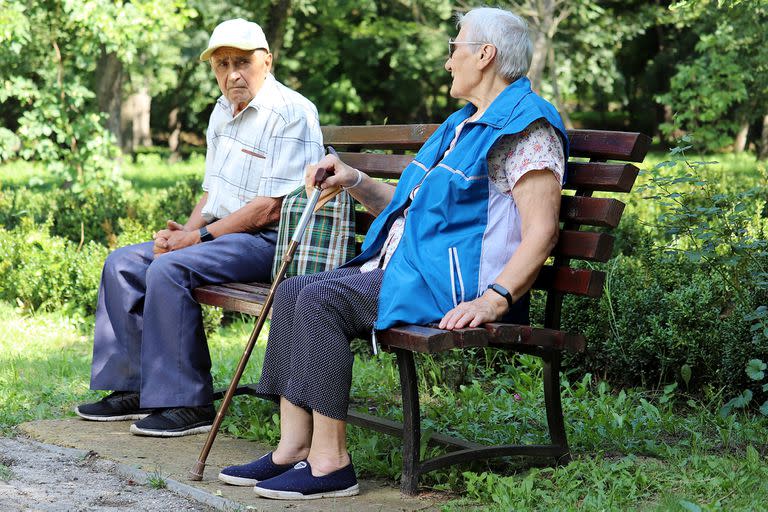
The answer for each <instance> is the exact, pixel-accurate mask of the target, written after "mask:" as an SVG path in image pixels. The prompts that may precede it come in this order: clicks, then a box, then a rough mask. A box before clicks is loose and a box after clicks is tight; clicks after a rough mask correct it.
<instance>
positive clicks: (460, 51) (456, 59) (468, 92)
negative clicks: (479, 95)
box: [445, 27, 482, 99]
mask: <svg viewBox="0 0 768 512" xmlns="http://www.w3.org/2000/svg"><path fill="white" fill-rule="evenodd" d="M452 46H453V48H452V50H453V54H452V55H450V56H449V57H448V60H447V61H446V62H445V69H446V71H448V72H450V73H451V76H452V77H453V82H452V83H451V97H453V98H462V99H470V98H471V97H472V91H473V90H474V88H475V86H477V84H478V83H480V79H481V77H482V72H481V71H480V70H479V69H478V68H477V66H476V64H477V53H475V52H476V51H477V49H478V45H477V44H475V42H474V41H472V42H468V38H467V30H466V27H462V28H461V30H460V31H459V34H458V35H457V36H456V39H455V40H454V44H453V45H452Z"/></svg>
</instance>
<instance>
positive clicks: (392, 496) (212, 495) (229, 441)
mask: <svg viewBox="0 0 768 512" xmlns="http://www.w3.org/2000/svg"><path fill="white" fill-rule="evenodd" d="M130 424H131V422H127V421H114V422H94V421H84V420H81V419H79V418H70V419H60V420H40V421H32V422H28V423H23V424H21V425H19V426H18V431H19V433H21V434H22V435H25V436H27V437H29V438H31V439H34V440H36V441H39V442H41V443H46V444H49V445H55V446H61V447H66V448H74V449H77V450H83V451H85V452H92V453H95V454H98V456H99V457H102V458H105V459H108V460H111V461H114V462H116V463H118V464H120V465H121V466H123V467H125V468H127V469H128V474H127V475H126V476H128V477H130V476H131V473H130V472H131V471H136V472H138V473H139V474H141V473H145V474H150V475H158V474H159V475H160V476H162V477H163V478H164V479H165V480H166V481H168V482H169V483H170V484H171V485H169V488H172V489H173V490H174V491H176V492H178V493H181V494H185V495H187V496H188V497H189V498H191V499H197V500H198V501H201V502H204V503H206V504H208V505H211V506H214V507H216V508H219V509H224V510H227V509H229V510H231V509H235V510H237V509H241V510H259V511H265V512H268V511H277V510H291V511H296V512H302V511H319V510H334V511H340V512H345V511H350V512H351V511H361V512H369V511H370V512H381V511H390V510H391V511H401V512H411V511H436V510H439V508H440V503H441V502H442V500H441V499H439V496H435V495H434V494H429V495H427V496H420V497H409V496H404V495H402V494H401V493H400V490H399V489H397V488H396V487H394V486H392V485H391V484H389V483H388V482H384V481H378V480H369V479H360V481H359V483H360V495H359V496H355V497H351V498H340V499H336V500H334V499H321V500H310V501H277V500H267V499H263V498H259V497H258V496H256V495H255V494H254V493H253V490H252V488H251V487H235V486H231V485H227V484H225V483H223V482H221V481H219V480H218V479H217V478H216V477H217V475H218V474H219V471H220V470H221V468H222V467H224V466H227V465H230V464H242V463H245V462H249V461H251V460H253V459H255V458H257V457H260V456H261V455H263V454H264V453H266V452H267V451H269V450H270V447H268V446H266V445H262V444H259V443H255V442H251V441H245V440H243V439H235V438H232V437H229V436H226V435H223V434H219V435H218V436H217V438H216V443H215V444H214V445H213V449H212V450H211V453H210V455H209V456H208V460H207V461H206V462H207V465H206V468H205V474H204V476H203V480H202V481H200V482H194V481H191V480H189V479H188V473H189V470H190V469H192V467H193V466H194V463H195V461H197V457H198V456H199V454H200V450H201V449H202V447H203V444H204V442H205V438H206V436H205V435H204V434H199V435H193V436H185V437H179V438H154V437H140V436H134V435H132V434H131V433H130V432H129V431H128V428H129V427H130Z"/></svg>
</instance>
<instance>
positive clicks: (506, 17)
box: [456, 7, 533, 83]
mask: <svg viewBox="0 0 768 512" xmlns="http://www.w3.org/2000/svg"><path fill="white" fill-rule="evenodd" d="M456 27H457V28H458V29H459V30H461V28H462V27H465V28H466V29H467V40H469V41H480V42H483V43H490V44H492V45H493V46H495V47H496V72H497V73H498V74H499V75H501V77H502V78H504V79H505V80H507V81H509V82H510V83H511V82H514V81H515V80H517V79H518V78H520V77H523V76H525V75H526V73H528V68H529V67H530V66H531V58H532V57H533V43H532V42H531V37H530V34H529V32H528V24H527V23H526V22H525V20H524V19H523V18H521V17H520V16H518V15H517V14H514V13H511V12H509V11H506V10H504V9H497V8H493V7H478V8H476V9H472V10H470V11H469V12H467V13H466V14H461V13H457V14H456ZM475 51H477V50H475Z"/></svg>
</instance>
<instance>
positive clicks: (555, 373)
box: [543, 352, 571, 465]
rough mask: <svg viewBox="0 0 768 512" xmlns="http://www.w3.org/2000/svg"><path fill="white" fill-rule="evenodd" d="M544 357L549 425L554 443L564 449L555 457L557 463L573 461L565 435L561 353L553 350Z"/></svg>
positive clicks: (545, 401) (545, 394)
mask: <svg viewBox="0 0 768 512" xmlns="http://www.w3.org/2000/svg"><path fill="white" fill-rule="evenodd" d="M543 359H544V403H545V405H546V408H547V425H548V426H549V437H550V438H551V439H552V444H554V445H556V446H559V447H561V448H562V449H563V454H562V455H561V456H559V457H556V458H555V463H556V464H557V465H561V464H568V463H569V462H570V461H571V455H570V450H569V448H568V438H567V437H566V435H565V422H564V420H563V406H562V404H561V402H560V353H559V352H551V353H549V354H548V355H545V356H544V357H543Z"/></svg>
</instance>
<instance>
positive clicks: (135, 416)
mask: <svg viewBox="0 0 768 512" xmlns="http://www.w3.org/2000/svg"><path fill="white" fill-rule="evenodd" d="M75 414H77V415H78V416H80V417H81V418H83V419H84V420H89V421H128V420H143V419H144V418H146V417H147V416H149V413H148V412H146V413H140V414H123V415H121V416H93V415H90V414H83V413H82V412H80V411H79V410H78V409H77V407H75Z"/></svg>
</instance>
